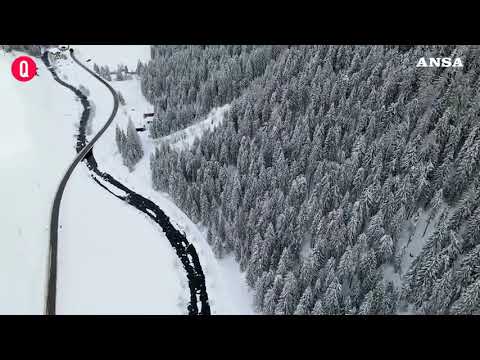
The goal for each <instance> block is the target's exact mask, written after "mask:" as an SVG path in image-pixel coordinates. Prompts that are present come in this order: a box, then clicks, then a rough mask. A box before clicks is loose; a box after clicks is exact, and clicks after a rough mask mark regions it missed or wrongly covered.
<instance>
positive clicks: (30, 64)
mask: <svg viewBox="0 0 480 360" xmlns="http://www.w3.org/2000/svg"><path fill="white" fill-rule="evenodd" d="M36 74H37V64H35V61H33V59H32V58H30V57H28V56H20V57H18V58H16V59H15V60H14V61H13V63H12V75H13V77H14V78H15V79H17V80H18V81H22V82H26V81H30V80H32V79H33V77H34V76H35V75H36Z"/></svg>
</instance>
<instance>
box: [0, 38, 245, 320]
mask: <svg viewBox="0 0 480 360" xmlns="http://www.w3.org/2000/svg"><path fill="white" fill-rule="evenodd" d="M74 48H75V47H74ZM120 48H121V49H120ZM128 48H129V47H123V46H122V47H118V48H117V47H115V49H113V48H111V47H108V48H105V47H103V48H101V47H90V46H82V47H81V48H80V51H79V52H77V56H78V57H79V58H80V59H83V60H85V59H88V58H91V59H92V61H91V62H89V63H88V64H89V66H93V62H97V63H98V64H102V65H103V64H108V65H109V66H115V65H116V64H127V65H128V66H130V65H133V64H135V65H136V63H137V60H138V59H139V58H140V59H142V61H146V60H148V56H149V50H148V51H146V50H147V49H148V47H143V50H142V49H140V48H141V47H136V46H133V47H130V48H131V49H130V50H132V51H130V50H129V49H128ZM141 54H143V55H141ZM147 54H148V56H146V55H147ZM18 55H20V53H18V52H17V53H10V54H4V53H3V52H1V53H0V93H1V96H0V108H1V109H2V111H3V113H2V116H1V121H2V124H3V125H4V126H3V129H5V131H2V132H1V133H0V172H1V174H2V177H1V180H0V185H1V186H0V189H1V190H0V192H1V193H0V195H1V198H2V202H1V204H0V217H1V219H2V224H1V229H0V235H1V236H0V314H8V313H11V314H41V313H43V311H44V307H45V290H46V279H47V256H48V241H49V222H50V211H51V207H52V202H53V198H54V195H55V192H56V189H57V186H58V184H59V182H60V180H61V178H62V176H63V174H64V172H65V170H66V169H67V168H68V166H69V165H70V163H71V161H72V160H73V158H74V157H75V155H76V152H75V144H76V139H75V137H74V135H75V134H76V133H77V127H78V122H79V119H80V114H81V112H82V107H81V104H80V102H79V101H78V99H76V98H75V96H74V94H73V93H72V92H70V91H69V90H68V89H66V88H64V87H62V86H61V85H60V84H58V83H57V82H55V81H54V80H53V78H52V76H51V74H50V73H49V71H48V70H47V69H46V68H45V66H44V65H43V63H42V62H41V61H40V60H39V59H38V60H37V61H36V62H37V64H38V67H39V75H40V76H39V77H36V78H34V79H33V80H32V81H30V82H27V83H20V82H17V81H16V80H14V79H13V77H12V76H11V75H10V65H11V62H12V61H13V59H14V58H15V57H16V56H18ZM142 56H143V57H142ZM97 59H98V60H97ZM57 65H58V72H59V73H60V76H61V77H62V78H63V79H64V80H65V81H67V82H68V83H71V84H73V85H76V86H78V85H80V84H82V85H83V86H85V87H86V88H87V89H88V90H89V92H90V100H91V101H92V104H93V106H94V107H95V112H94V115H93V116H92V119H91V121H92V124H91V125H92V136H93V134H95V133H96V132H97V131H98V130H99V129H100V128H101V127H102V126H103V124H104V122H105V121H106V119H107V118H108V116H109V114H110V112H111V110H112V105H113V100H112V97H111V94H110V93H109V91H108V89H107V88H106V87H105V86H103V85H102V84H101V83H99V82H98V81H97V80H95V79H94V78H93V77H92V76H91V75H89V74H88V73H87V72H85V71H84V70H82V69H81V68H80V67H79V66H78V65H76V64H74V63H73V62H72V61H71V59H68V60H59V62H58V64H57ZM113 85H114V87H115V88H118V89H119V90H121V92H122V94H123V95H124V97H125V99H126V101H127V104H126V106H121V107H120V108H119V113H118V115H117V118H116V119H115V122H117V123H118V124H120V126H122V127H125V126H126V123H127V121H128V117H129V116H130V117H131V118H132V120H133V121H134V122H135V123H136V124H137V125H143V124H144V119H143V113H144V112H150V111H151V110H152V107H151V105H149V104H148V103H147V102H146V101H145V99H144V98H143V96H142V95H141V92H140V87H139V81H138V80H137V79H134V80H129V81H125V82H113ZM207 121H210V123H211V121H212V119H208V120H207ZM218 121H221V119H220V120H219V118H218V113H217V117H216V120H215V121H214V122H218ZM196 133H198V132H196ZM114 134H115V129H114V126H112V127H111V128H110V129H109V130H108V131H107V132H106V133H105V135H104V137H103V138H102V139H101V140H100V141H99V143H98V144H97V145H96V146H95V147H94V153H95V156H96V159H97V161H98V163H99V168H100V169H101V170H104V171H107V172H109V173H110V174H111V175H112V176H114V177H115V178H117V179H118V180H119V181H121V182H123V183H125V185H126V186H128V187H130V188H132V190H134V191H136V192H138V193H140V194H142V195H143V196H146V197H149V198H150V199H152V200H153V201H155V202H156V203H157V204H158V205H159V206H160V207H161V208H162V209H163V210H164V211H165V213H166V214H167V215H168V216H169V217H170V218H171V220H172V223H173V224H175V225H176V226H178V227H179V228H180V230H184V231H185V233H186V235H187V237H188V239H189V240H190V241H191V242H192V243H194V245H195V247H196V249H197V252H198V254H199V257H200V261H201V263H202V266H203V269H204V272H205V276H206V285H207V291H208V295H209V298H210V302H211V307H212V312H213V313H214V314H252V313H253V310H252V306H251V303H252V295H251V292H250V291H249V289H248V287H247V285H246V283H245V279H244V275H243V274H242V273H241V272H240V271H239V266H238V265H237V264H236V262H235V261H234V260H233V258H226V259H223V260H218V259H216V258H215V256H214V255H213V253H212V251H211V249H210V247H209V245H208V244H207V242H206V240H205V229H201V228H199V227H198V226H196V225H195V224H193V223H192V222H191V221H190V219H188V217H187V216H186V215H185V214H184V213H183V212H182V211H181V210H180V209H179V208H178V207H176V206H175V204H174V203H173V202H172V201H171V199H170V198H169V197H168V195H166V194H161V193H158V192H155V191H153V189H152V188H151V179H150V167H149V164H148V157H149V154H150V152H151V151H152V150H153V149H154V144H153V142H152V141H151V140H150V139H149V138H148V137H147V133H146V132H144V133H140V136H141V138H142V141H143V143H144V148H145V153H146V155H145V157H144V158H143V159H142V161H141V162H140V163H139V164H138V165H137V167H136V169H135V170H134V171H133V172H132V173H130V172H129V171H128V170H127V168H125V167H124V166H123V165H122V160H121V157H120V155H119V154H118V152H117V149H116V144H115V140H114ZM58 255H59V256H58V258H59V267H58V269H59V272H58V292H57V312H58V313H59V314H85V313H86V314H185V313H186V311H187V310H186V308H187V302H188V298H189V291H188V284H187V279H186V276H185V272H184V270H183V268H182V266H181V263H180V261H179V260H178V258H177V256H176V255H175V253H174V251H173V249H172V248H171V246H170V244H169V242H168V240H167V239H166V238H165V236H164V234H163V233H162V231H161V229H160V228H159V227H158V225H157V224H155V223H153V222H152V221H151V220H150V219H149V218H148V217H147V216H145V215H144V214H142V213H141V212H139V211H137V210H136V209H135V208H133V207H131V206H129V205H127V204H126V203H123V202H122V201H120V200H118V199H117V198H115V197H114V196H112V195H111V194H109V193H108V192H106V191H105V190H104V189H102V188H100V187H99V186H98V185H97V184H96V183H95V182H94V181H93V179H91V177H90V174H89V173H88V171H87V168H86V166H85V165H84V164H83V163H82V164H80V165H79V166H78V167H77V169H76V170H75V172H74V173H73V174H72V177H71V178H70V181H69V183H68V185H67V188H66V190H65V194H64V197H63V200H62V205H61V210H60V230H59V254H58Z"/></svg>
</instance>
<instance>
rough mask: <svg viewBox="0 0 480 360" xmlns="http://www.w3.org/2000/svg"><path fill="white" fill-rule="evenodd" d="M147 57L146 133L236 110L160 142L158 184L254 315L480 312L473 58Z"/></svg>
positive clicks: (421, 52) (221, 52)
mask: <svg viewBox="0 0 480 360" xmlns="http://www.w3.org/2000/svg"><path fill="white" fill-rule="evenodd" d="M151 51H152V60H151V61H150V62H149V63H147V64H143V65H142V66H140V67H139V71H140V75H141V81H142V91H143V93H144V95H145V97H146V98H147V99H148V100H149V101H150V102H151V103H152V104H153V105H154V108H155V116H154V118H153V122H152V124H151V127H150V136H151V137H153V138H159V137H161V136H164V135H168V134H170V133H171V132H173V131H176V130H179V129H182V128H184V127H186V126H188V125H191V124H193V123H195V122H197V121H200V120H202V119H204V118H205V116H206V115H207V114H208V113H209V112H210V111H211V110H212V109H213V108H215V107H218V106H222V105H224V104H230V109H229V111H228V112H227V113H226V115H225V118H224V120H223V122H222V124H221V125H220V126H218V127H217V128H216V129H215V130H214V131H212V132H207V133H205V134H204V135H203V136H202V137H201V138H200V139H198V140H196V141H195V143H194V144H193V146H192V147H191V148H189V149H187V150H174V149H171V148H169V147H168V145H163V146H159V147H158V148H157V149H156V151H155V153H154V154H153V155H152V157H151V168H152V181H153V185H154V187H155V189H156V190H159V191H165V192H168V193H169V194H170V195H171V196H172V198H173V199H174V200H175V201H176V203H177V205H178V206H179V207H181V208H182V209H183V210H184V211H185V212H186V213H187V214H188V215H189V216H190V217H191V218H192V219H193V220H194V221H195V222H199V223H201V224H203V225H204V226H205V227H207V228H208V241H209V243H210V244H211V246H212V247H213V249H214V251H215V252H216V254H217V255H218V256H220V257H221V256H224V255H225V254H227V253H233V254H234V256H235V258H236V260H237V261H238V262H239V263H240V266H241V269H242V270H244V271H246V279H247V282H248V284H249V285H250V286H251V287H252V288H253V289H254V293H255V306H256V309H257V311H259V312H260V313H263V314H401V313H409V314H412V313H413V314H480V176H479V170H480V118H479V110H480V78H479V75H480V63H479V60H480V48H479V47H475V46H451V45H450V46H353V45H352V46H152V49H151ZM421 57H460V58H461V59H462V62H463V65H464V66H463V67H462V68H453V67H431V68H425V67H420V68H418V67H416V66H415V65H416V63H417V61H418V59H419V58H421ZM119 134H120V132H119ZM119 136H120V135H119ZM120 137H121V136H120ZM119 142H120V140H119ZM135 159H136V157H135V156H133V157H132V160H131V161H130V162H131V163H132V164H133V163H134V162H135Z"/></svg>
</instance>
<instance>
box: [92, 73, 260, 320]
mask: <svg viewBox="0 0 480 360" xmlns="http://www.w3.org/2000/svg"><path fill="white" fill-rule="evenodd" d="M112 85H113V87H114V88H115V89H117V90H119V91H120V92H121V93H122V95H123V97H124V98H125V102H126V104H125V106H120V108H119V114H118V115H117V118H116V119H115V122H116V123H117V124H118V125H119V126H120V127H122V128H123V129H126V126H127V122H128V118H129V117H130V118H131V119H132V121H133V122H134V124H135V125H136V126H138V127H140V126H143V125H144V124H145V120H144V119H143V113H144V112H150V111H151V110H152V108H151V105H150V104H148V103H147V101H146V100H145V99H144V97H143V96H142V94H141V92H140V84H139V81H138V80H137V79H134V80H127V81H112ZM227 108H228V106H225V107H223V108H220V109H219V110H215V111H212V113H211V114H210V116H209V117H208V118H207V119H205V120H204V121H202V122H201V123H200V125H198V126H197V127H198V128H197V129H195V131H193V128H191V129H189V130H186V131H185V132H184V133H187V134H189V136H186V137H182V141H185V142H186V143H190V142H192V141H193V140H192V137H195V136H199V135H201V133H202V132H203V131H205V130H206V128H208V127H210V126H214V125H212V124H215V125H217V124H218V123H219V122H220V121H221V115H222V114H223V112H224V111H225V110H226V109H227ZM206 125H208V126H206ZM194 126H195V125H194ZM139 135H140V138H141V140H142V143H143V147H144V152H145V156H144V157H143V158H142V160H141V161H140V162H139V163H138V164H137V165H136V167H135V170H134V171H133V172H131V173H130V172H129V171H128V169H127V168H126V167H125V166H123V165H122V158H121V156H120V154H119V152H118V150H117V147H116V143H115V129H114V127H111V128H110V129H108V130H107V131H106V132H105V135H104V136H103V137H102V139H100V141H99V142H98V143H97V145H96V146H95V148H94V154H95V158H96V160H97V162H98V164H99V168H100V169H101V170H103V171H106V172H108V173H109V174H110V175H112V176H113V177H115V178H116V179H117V180H118V181H120V182H121V183H123V184H125V185H126V186H128V187H129V188H130V189H132V190H133V191H135V192H138V193H139V194H142V195H143V196H145V197H147V198H149V199H151V200H153V201H154V202H155V203H156V204H158V205H159V206H160V207H161V208H162V210H163V211H164V212H165V213H166V214H167V216H169V217H170V220H171V221H172V224H174V226H176V227H177V228H178V229H179V230H181V231H184V232H185V234H186V235H187V238H188V240H189V241H190V242H192V243H193V244H194V245H195V248H196V249H197V252H198V256H199V258H200V261H201V264H202V268H203V271H204V273H205V278H206V286H207V292H208V295H209V299H210V304H211V308H212V313H213V314H253V306H252V302H253V298H252V293H251V291H250V290H249V288H248V286H247V284H246V280H245V276H244V274H243V273H241V272H240V268H239V265H238V264H237V263H236V262H235V260H234V259H233V256H232V257H226V258H225V259H221V260H220V259H217V258H216V257H215V256H214V254H213V252H212V250H211V248H210V245H209V244H208V243H207V241H206V230H205V229H202V228H201V227H199V226H197V225H196V224H194V223H193V222H192V221H191V220H190V219H189V218H188V217H187V216H186V215H185V214H184V213H183V212H182V211H181V210H180V209H179V208H178V207H177V206H176V205H175V203H174V202H173V201H172V199H171V198H170V197H169V196H168V194H165V193H159V192H157V191H154V190H153V188H152V183H151V170H150V164H149V159H150V154H151V153H152V151H154V149H155V145H156V143H155V141H153V140H152V139H151V138H149V137H148V133H147V132H140V133H139ZM176 144H177V145H178V146H182V145H181V144H180V142H178V141H177V142H176ZM182 275H183V274H182ZM187 294H188V293H187V292H186V293H185V295H187Z"/></svg>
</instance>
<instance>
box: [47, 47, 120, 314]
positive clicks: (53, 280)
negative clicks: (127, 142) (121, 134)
mask: <svg viewBox="0 0 480 360" xmlns="http://www.w3.org/2000/svg"><path fill="white" fill-rule="evenodd" d="M70 54H71V56H72V59H73V60H74V61H75V62H76V63H77V64H79V65H80V66H81V67H83V68H84V69H85V70H87V71H88V72H89V73H90V74H92V75H93V76H95V78H97V80H99V81H100V82H102V83H103V84H104V85H105V86H107V87H108V89H109V90H110V91H111V93H112V95H113V99H114V105H113V109H112V113H111V114H110V117H109V118H108V120H107V122H106V123H105V125H104V126H103V127H102V129H101V130H100V131H99V132H98V133H97V134H96V135H95V136H94V137H93V139H92V140H91V141H90V142H89V143H87V144H86V146H85V147H84V148H83V149H82V150H81V151H80V152H79V153H78V155H77V157H76V158H75V159H74V160H73V162H72V164H71V165H70V167H69V168H68V169H67V172H66V173H65V175H64V176H63V178H62V181H61V182H60V185H59V186H58V189H57V193H56V194H55V199H54V201H53V208H52V215H51V220H50V247H49V257H48V258H49V266H48V269H49V270H48V283H47V301H46V309H45V312H46V315H55V311H56V298H57V263H58V258H57V257H58V219H59V215H60V203H61V201H62V196H63V192H64V190H65V187H66V185H67V182H68V179H69V178H70V176H71V175H72V173H73V170H75V167H76V166H77V165H78V164H79V163H80V162H81V161H82V160H83V159H84V158H85V156H87V154H88V153H89V151H90V150H92V148H93V145H95V143H96V142H97V140H98V139H99V138H100V137H101V136H102V135H103V133H104V132H105V131H106V130H107V128H108V127H109V126H110V124H111V123H112V121H113V119H114V118H115V115H116V114H117V110H118V96H117V93H116V91H115V90H114V89H113V88H112V87H111V86H110V85H109V84H108V83H107V82H106V81H105V80H103V79H102V78H101V77H100V76H98V75H97V74H95V73H94V72H93V71H91V70H90V69H88V68H87V67H86V66H84V65H83V64H82V63H80V62H79V61H78V60H77V59H76V58H75V56H74V54H73V49H70ZM42 60H43V61H44V62H45V63H46V65H47V67H49V68H50V63H49V60H48V51H46V52H45V53H44V54H43V55H42ZM50 72H51V73H52V75H53V76H54V78H55V80H56V81H57V82H59V83H61V84H62V85H63V86H66V87H68V88H70V89H71V90H72V91H74V92H75V93H76V92H77V91H78V90H77V89H75V88H74V87H73V86H71V85H69V84H67V83H65V82H64V81H62V80H61V79H60V78H59V77H58V76H57V75H56V73H55V72H54V71H50Z"/></svg>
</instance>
